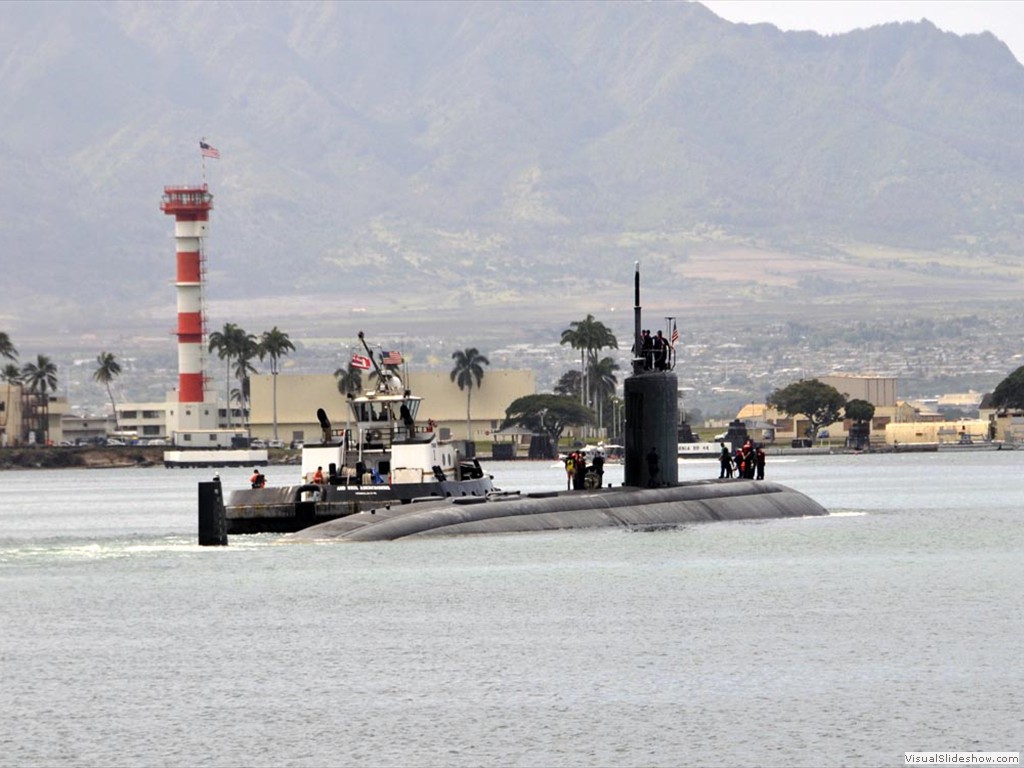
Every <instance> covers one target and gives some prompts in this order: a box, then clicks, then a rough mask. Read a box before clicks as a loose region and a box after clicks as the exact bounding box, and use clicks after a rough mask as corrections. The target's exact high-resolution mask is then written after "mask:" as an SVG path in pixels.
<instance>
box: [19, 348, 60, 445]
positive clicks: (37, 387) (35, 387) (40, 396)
mask: <svg viewBox="0 0 1024 768" xmlns="http://www.w3.org/2000/svg"><path fill="white" fill-rule="evenodd" d="M21 380H22V382H23V383H24V384H25V385H27V386H28V391H29V392H31V393H33V394H34V395H35V397H36V400H37V403H38V404H39V405H40V406H41V407H42V420H43V427H42V429H43V440H44V441H45V442H49V441H50V396H49V394H48V393H49V392H56V391H57V366H56V365H55V364H54V363H53V361H52V360H50V358H48V357H47V356H46V355H37V356H36V362H34V363H25V365H24V366H22V368H21Z"/></svg>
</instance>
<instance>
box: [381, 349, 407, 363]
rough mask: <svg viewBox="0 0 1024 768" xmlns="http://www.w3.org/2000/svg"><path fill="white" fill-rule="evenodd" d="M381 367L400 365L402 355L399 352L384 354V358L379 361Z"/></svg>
mask: <svg viewBox="0 0 1024 768" xmlns="http://www.w3.org/2000/svg"><path fill="white" fill-rule="evenodd" d="M380 361H381V363H382V364H383V365H401V364H402V353H401V352H395V351H391V352H385V353H384V356H383V357H381V359H380Z"/></svg>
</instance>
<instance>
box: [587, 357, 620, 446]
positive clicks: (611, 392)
mask: <svg viewBox="0 0 1024 768" xmlns="http://www.w3.org/2000/svg"><path fill="white" fill-rule="evenodd" d="M617 370H619V364H618V363H616V362H615V360H614V359H613V358H611V357H602V358H601V359H600V360H595V361H594V362H593V363H592V364H591V366H590V371H589V374H590V388H591V391H592V392H593V395H594V399H593V402H594V404H595V405H594V410H595V411H596V412H597V427H598V429H601V428H602V427H604V416H605V413H604V412H605V403H607V402H608V401H609V400H611V398H613V397H615V387H616V386H617V385H618V383H619V380H618V378H617V377H616V376H615V371H617Z"/></svg>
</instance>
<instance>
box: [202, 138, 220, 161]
mask: <svg viewBox="0 0 1024 768" xmlns="http://www.w3.org/2000/svg"><path fill="white" fill-rule="evenodd" d="M199 154H201V155H202V156H203V157H212V158H213V159H214V160H220V150H219V149H215V148H214V147H211V146H210V145H209V144H207V143H206V142H205V141H200V142H199Z"/></svg>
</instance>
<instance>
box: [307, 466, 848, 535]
mask: <svg viewBox="0 0 1024 768" xmlns="http://www.w3.org/2000/svg"><path fill="white" fill-rule="evenodd" d="M827 514H828V511H827V510H826V509H825V508H824V507H822V506H821V505H820V504H818V503H817V502H816V501H814V500H813V499H811V498H809V497H808V496H805V495H804V494H802V493H799V492H798V491H794V490H793V489H791V488H787V487H786V486H784V485H780V484H778V483H772V482H765V481H753V480H749V481H748V480H738V481H737V480H725V481H721V480H702V481H695V482H687V483H680V484H678V485H674V486H669V487H662V488H635V487H629V486H623V487H620V488H604V489H598V490H593V491H559V492H557V493H555V492H549V493H539V494H523V495H520V494H507V495H504V496H498V497H495V496H492V497H490V498H487V499H484V498H478V497H476V498H461V499H448V500H444V501H426V502H422V503H415V504H411V505H402V506H384V507H379V508H375V509H371V510H366V511H363V512H359V513H358V514H355V515H350V516H348V517H344V518H341V519H338V520H334V521H331V522H327V523H323V524H321V525H316V526H313V527H310V528H306V529H304V530H302V531H299V532H297V533H294V534H292V535H291V538H295V539H338V540H343V541H390V540H394V539H404V538H412V537H423V536H465V535H476V534H485V533H520V532H528V531H555V530H568V529H587V528H616V527H618V528H630V529H639V530H655V529H659V528H673V527H677V526H680V525H687V524H691V523H700V522H712V521H722V520H757V519H775V518H786V517H806V516H818V515H827Z"/></svg>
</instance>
